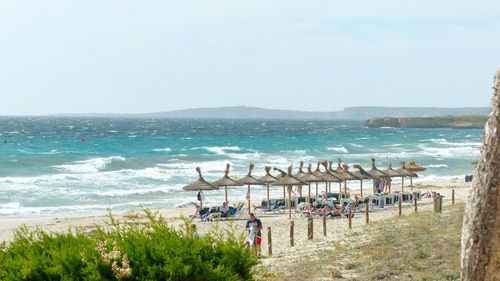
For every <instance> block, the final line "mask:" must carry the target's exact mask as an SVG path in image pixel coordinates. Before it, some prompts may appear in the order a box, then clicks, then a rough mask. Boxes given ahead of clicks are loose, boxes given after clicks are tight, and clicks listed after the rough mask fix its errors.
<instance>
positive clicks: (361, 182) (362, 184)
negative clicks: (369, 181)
mask: <svg viewBox="0 0 500 281" xmlns="http://www.w3.org/2000/svg"><path fill="white" fill-rule="evenodd" d="M360 189H361V200H363V180H361V187H360Z"/></svg>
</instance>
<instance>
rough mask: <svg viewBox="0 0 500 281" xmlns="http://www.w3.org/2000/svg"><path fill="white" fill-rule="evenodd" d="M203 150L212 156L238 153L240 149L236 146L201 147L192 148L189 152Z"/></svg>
mask: <svg viewBox="0 0 500 281" xmlns="http://www.w3.org/2000/svg"><path fill="white" fill-rule="evenodd" d="M199 149H204V150H206V151H208V152H212V153H214V154H219V155H221V154H226V153H227V151H240V150H241V149H240V147H238V146H203V147H193V148H191V150H199Z"/></svg>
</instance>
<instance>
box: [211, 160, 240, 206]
mask: <svg viewBox="0 0 500 281" xmlns="http://www.w3.org/2000/svg"><path fill="white" fill-rule="evenodd" d="M229 168H230V165H229V163H227V164H226V169H225V170H224V176H222V178H220V179H219V180H217V181H215V182H214V183H213V185H215V186H218V187H222V186H223V187H224V198H225V202H228V201H227V187H228V186H241V185H242V184H241V183H239V182H237V181H235V180H233V179H231V178H230V177H229Z"/></svg>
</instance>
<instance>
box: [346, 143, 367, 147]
mask: <svg viewBox="0 0 500 281" xmlns="http://www.w3.org/2000/svg"><path fill="white" fill-rule="evenodd" d="M349 145H350V146H352V147H365V146H364V145H361V144H356V143H349Z"/></svg>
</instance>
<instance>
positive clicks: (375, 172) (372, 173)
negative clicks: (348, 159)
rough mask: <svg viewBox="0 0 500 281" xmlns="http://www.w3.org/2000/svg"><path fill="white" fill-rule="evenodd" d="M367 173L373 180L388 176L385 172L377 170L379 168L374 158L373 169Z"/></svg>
mask: <svg viewBox="0 0 500 281" xmlns="http://www.w3.org/2000/svg"><path fill="white" fill-rule="evenodd" d="M367 172H368V174H369V175H370V176H371V177H372V178H373V179H380V178H383V177H386V176H387V175H386V174H385V173H384V172H382V171H381V170H379V169H377V166H375V158H372V168H371V169H370V170H368V171H367Z"/></svg>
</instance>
